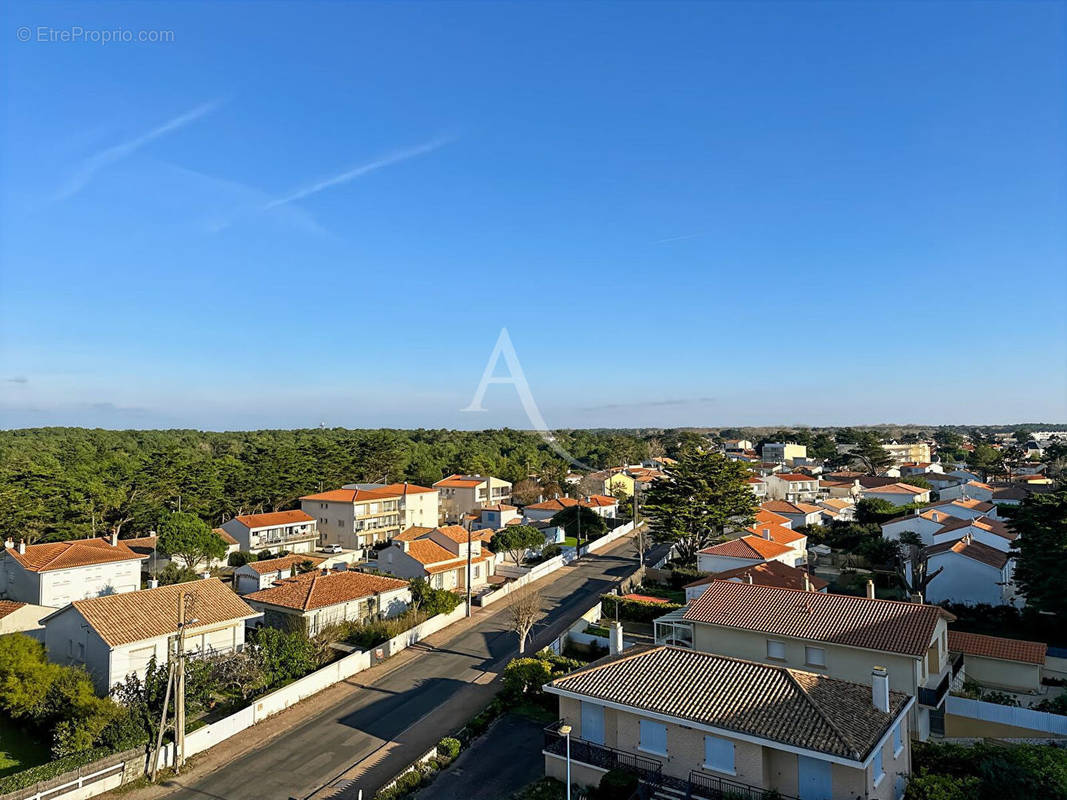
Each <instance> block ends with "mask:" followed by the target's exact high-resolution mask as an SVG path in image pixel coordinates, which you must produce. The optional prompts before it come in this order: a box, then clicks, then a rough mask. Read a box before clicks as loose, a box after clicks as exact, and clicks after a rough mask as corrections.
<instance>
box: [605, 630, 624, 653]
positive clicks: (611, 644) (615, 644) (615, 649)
mask: <svg viewBox="0 0 1067 800" xmlns="http://www.w3.org/2000/svg"><path fill="white" fill-rule="evenodd" d="M621 652H622V623H621V622H612V623H611V625H610V626H608V653H609V655H613V656H614V655H618V654H619V653H621Z"/></svg>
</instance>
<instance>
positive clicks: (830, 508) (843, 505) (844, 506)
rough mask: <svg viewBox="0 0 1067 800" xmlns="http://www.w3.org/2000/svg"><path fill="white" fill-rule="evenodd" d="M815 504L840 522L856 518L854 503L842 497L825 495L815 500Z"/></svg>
mask: <svg viewBox="0 0 1067 800" xmlns="http://www.w3.org/2000/svg"><path fill="white" fill-rule="evenodd" d="M816 505H817V506H819V508H822V509H825V510H826V511H827V512H829V514H830V515H831V516H832V518H833V519H835V520H838V521H840V522H851V521H852V520H854V519H855V518H856V504H855V503H853V502H852V500H850V499H846V498H844V497H825V498H823V499H822V500H819V501H817V502H816ZM823 516H826V515H825V514H824V515H823Z"/></svg>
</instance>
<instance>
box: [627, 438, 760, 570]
mask: <svg viewBox="0 0 1067 800" xmlns="http://www.w3.org/2000/svg"><path fill="white" fill-rule="evenodd" d="M664 472H665V473H666V476H665V479H663V480H658V481H655V482H654V483H653V484H652V486H651V487H650V488H649V490H648V496H647V498H646V500H645V503H644V505H643V506H642V508H643V510H644V513H645V516H646V517H647V518H648V519H649V520H650V521H651V523H652V533H653V537H654V538H655V539H656V540H657V541H666V542H674V543H675V544H676V545H677V548H678V551H679V554H680V555H681V556H682V558H683V559H686V560H688V559H691V558H694V557H695V556H696V552H697V550H700V549H701V548H703V547H706V546H707V545H708V544H710V543H711V542H712V541H713V540H714V539H715V538H716V537H718V536H721V535H722V533H723V529H724V528H725V527H726V526H727V525H733V526H736V527H744V526H747V525H750V524H752V522H753V521H754V520H755V514H756V506H757V503H756V496H755V494H754V493H753V492H752V490H751V489H750V488H749V484H748V478H749V477H750V476H751V473H750V472H749V470H748V468H747V467H746V466H745V465H744V464H741V463H739V462H737V461H732V460H730V459H728V458H726V457H725V456H723V455H721V454H719V453H715V452H705V451H701V450H698V449H696V448H691V449H688V450H685V451H683V452H681V453H679V454H678V459H677V463H676V464H672V465H671V466H669V467H667V468H666V470H664Z"/></svg>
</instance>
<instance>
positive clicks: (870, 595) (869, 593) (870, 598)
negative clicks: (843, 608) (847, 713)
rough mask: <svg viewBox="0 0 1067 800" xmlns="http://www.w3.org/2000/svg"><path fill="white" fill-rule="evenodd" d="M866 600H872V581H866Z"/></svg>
mask: <svg viewBox="0 0 1067 800" xmlns="http://www.w3.org/2000/svg"><path fill="white" fill-rule="evenodd" d="M867 599H868V600H873V599H874V581H871V580H869V581H867Z"/></svg>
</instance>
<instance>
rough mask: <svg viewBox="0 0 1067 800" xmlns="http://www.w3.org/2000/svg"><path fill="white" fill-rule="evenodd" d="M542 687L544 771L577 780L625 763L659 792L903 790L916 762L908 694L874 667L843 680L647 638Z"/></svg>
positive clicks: (882, 795) (864, 793)
mask: <svg viewBox="0 0 1067 800" xmlns="http://www.w3.org/2000/svg"><path fill="white" fill-rule="evenodd" d="M545 691H546V692H548V693H549V694H553V695H556V696H557V697H558V698H559V715H560V717H561V719H560V721H559V722H557V723H554V724H553V725H551V726H549V727H548V728H546V730H545V740H544V744H543V747H542V753H543V754H544V757H545V773H546V774H547V775H549V776H551V777H553V778H556V779H557V780H561V781H566V780H567V777H568V775H569V777H570V779H571V781H572V782H574V783H578V784H579V785H583V786H597V785H598V784H599V782H600V779H601V777H603V775H604V774H605V773H606V772H607V771H608V770H609V769H611V768H612V767H615V766H620V765H624V766H626V767H627V768H629V769H631V770H634V771H636V772H637V773H638V775H639V776H640V779H641V781H642V783H643V784H644V785H645V786H646V787H647V788H648V789H649V790H650V793H655V796H656V797H694V798H696V797H703V798H708V797H711V798H728V797H739V798H759V797H769V796H772V795H773V796H775V797H782V798H793V799H794V800H796V798H799V799H800V800H845V798H848V800H852V798H867V800H900V798H902V797H903V795H904V788H905V784H906V781H907V777H908V775H909V774H910V772H911V742H910V739H911V735H910V730H909V712H910V711H911V708H912V706H913V703H914V700H913V698H912V697H910V696H909V695H908V694H906V693H904V692H899V691H895V690H891V689H890V686H889V678H888V675H887V673H886V670H885V669H883V668H881V667H874V668H873V669H871V670H869V671H868V676H867V679H866V681H864V682H859V681H846V680H841V679H837V678H833V677H830V676H829V675H826V674H825V673H823V672H819V671H817V670H802V669H795V668H789V667H787V666H785V665H783V664H767V663H761V662H759V661H753V660H742V659H737V658H729V657H725V656H721V655H718V654H713V653H708V652H698V651H693V650H688V649H683V648H677V647H666V646H648V645H645V646H639V647H634V648H631V649H629V650H626V651H623V652H622V653H620V654H618V655H616V656H609V657H607V658H605V659H601V660H600V661H597V662H594V663H593V664H590V665H589V666H588V667H584V668H582V669H579V670H577V671H576V672H572V673H571V674H570V675H565V676H564V677H562V678H557V679H556V680H554V681H552V682H551V683H549V684H548V685H546V686H545ZM568 766H569V770H568Z"/></svg>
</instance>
